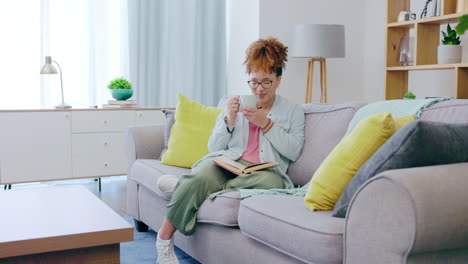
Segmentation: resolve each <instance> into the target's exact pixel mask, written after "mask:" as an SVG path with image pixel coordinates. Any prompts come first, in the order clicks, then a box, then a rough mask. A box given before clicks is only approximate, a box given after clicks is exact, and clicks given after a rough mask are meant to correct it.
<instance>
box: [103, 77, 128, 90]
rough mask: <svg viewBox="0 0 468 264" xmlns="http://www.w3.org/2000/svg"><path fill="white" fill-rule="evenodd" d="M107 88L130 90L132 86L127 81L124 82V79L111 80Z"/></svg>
mask: <svg viewBox="0 0 468 264" xmlns="http://www.w3.org/2000/svg"><path fill="white" fill-rule="evenodd" d="M107 88H109V89H127V90H131V89H132V84H131V83H130V82H129V81H127V80H125V79H124V78H117V79H114V80H112V81H111V82H110V83H109V85H108V86H107Z"/></svg>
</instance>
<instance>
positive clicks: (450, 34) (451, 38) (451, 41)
mask: <svg viewBox="0 0 468 264" xmlns="http://www.w3.org/2000/svg"><path fill="white" fill-rule="evenodd" d="M442 35H444V39H443V40H442V44H444V45H460V37H459V36H457V32H456V31H455V30H453V29H452V28H451V27H450V24H447V32H444V31H442Z"/></svg>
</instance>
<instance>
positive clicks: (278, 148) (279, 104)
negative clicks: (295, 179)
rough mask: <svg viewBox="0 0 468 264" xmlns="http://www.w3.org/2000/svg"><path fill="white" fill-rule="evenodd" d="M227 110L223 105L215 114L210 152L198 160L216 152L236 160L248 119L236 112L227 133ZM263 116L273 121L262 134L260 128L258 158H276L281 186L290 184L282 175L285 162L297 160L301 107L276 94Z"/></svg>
mask: <svg viewBox="0 0 468 264" xmlns="http://www.w3.org/2000/svg"><path fill="white" fill-rule="evenodd" d="M227 113H228V112H227V108H224V109H223V111H222V112H221V113H220V114H219V115H218V117H217V120H216V125H215V127H214V128H213V132H212V134H211V137H210V139H209V141H208V150H209V151H210V153H209V154H208V155H206V156H205V157H203V158H202V159H201V160H203V159H205V158H210V157H215V156H220V155H225V156H227V157H229V158H231V159H233V160H238V159H239V158H240V157H241V156H242V153H244V151H245V149H246V148H247V142H248V139H249V121H248V120H247V118H245V117H244V115H243V114H242V113H241V112H239V113H238V114H237V118H236V122H235V125H234V132H233V133H232V134H231V133H229V132H228V131H227V129H226V123H225V122H224V117H225V116H226V115H227ZM267 117H268V118H270V119H271V121H273V122H274V123H275V124H274V125H273V127H272V128H271V129H270V131H268V133H266V134H264V133H263V132H262V131H260V148H259V149H260V160H261V161H262V162H270V161H275V162H278V163H279V166H277V167H274V168H272V170H274V171H275V172H277V173H278V174H280V175H281V176H282V177H283V181H284V186H285V188H287V189H290V188H293V187H294V185H293V183H292V182H291V179H290V178H289V177H288V175H286V171H287V169H288V166H289V163H291V162H294V161H296V160H297V158H298V157H299V155H300V154H301V151H302V147H303V145H304V122H305V118H304V109H303V108H302V106H301V105H299V104H296V103H294V102H292V101H290V100H288V99H286V98H285V97H282V96H280V95H276V97H275V101H274V102H273V106H272V108H271V111H270V113H269V114H268V115H267ZM199 162H200V161H198V162H197V163H195V164H194V165H193V166H196V165H197V164H198V163H199Z"/></svg>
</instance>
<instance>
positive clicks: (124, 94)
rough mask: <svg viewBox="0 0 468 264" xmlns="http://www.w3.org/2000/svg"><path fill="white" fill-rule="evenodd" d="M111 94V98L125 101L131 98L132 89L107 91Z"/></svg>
mask: <svg viewBox="0 0 468 264" xmlns="http://www.w3.org/2000/svg"><path fill="white" fill-rule="evenodd" d="M109 90H110V91H111V94H112V98H114V99H115V100H119V101H125V100H127V99H128V98H130V97H132V95H133V90H132V89H109Z"/></svg>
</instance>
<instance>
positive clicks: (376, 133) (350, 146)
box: [304, 112, 396, 211]
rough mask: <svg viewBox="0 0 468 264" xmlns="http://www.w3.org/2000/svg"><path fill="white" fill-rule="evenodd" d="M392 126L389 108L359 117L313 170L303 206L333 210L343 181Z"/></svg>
mask: <svg viewBox="0 0 468 264" xmlns="http://www.w3.org/2000/svg"><path fill="white" fill-rule="evenodd" d="M395 130H396V125H395V120H394V119H393V117H392V114H391V113H389V112H384V113H380V114H376V115H372V116H369V117H366V118H364V119H362V120H361V121H360V122H359V123H358V124H357V125H356V127H355V128H354V129H353V131H351V133H350V134H349V135H347V136H346V137H345V138H343V139H342V140H341V141H340V143H338V145H337V146H336V147H335V148H334V149H333V151H332V152H331V153H330V155H328V157H327V158H326V159H325V160H324V161H323V163H322V165H320V167H319V168H318V170H317V171H316V172H315V174H314V177H313V178H312V180H311V181H310V185H309V188H308V190H307V193H306V195H305V198H304V202H305V204H306V206H307V207H308V208H309V209H310V210H311V211H317V210H333V207H334V206H335V203H336V201H338V199H339V198H340V196H341V194H342V193H343V190H344V189H345V187H346V184H348V182H349V181H350V180H351V179H352V178H353V176H354V174H356V172H357V171H358V170H359V168H360V167H361V166H362V165H363V164H364V163H365V162H366V161H367V160H368V159H369V158H370V157H372V155H373V154H374V153H375V152H376V151H377V150H378V149H379V148H380V146H382V145H383V144H384V143H385V142H386V141H387V140H388V139H389V138H390V137H391V136H392V135H393V134H394V133H395Z"/></svg>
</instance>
